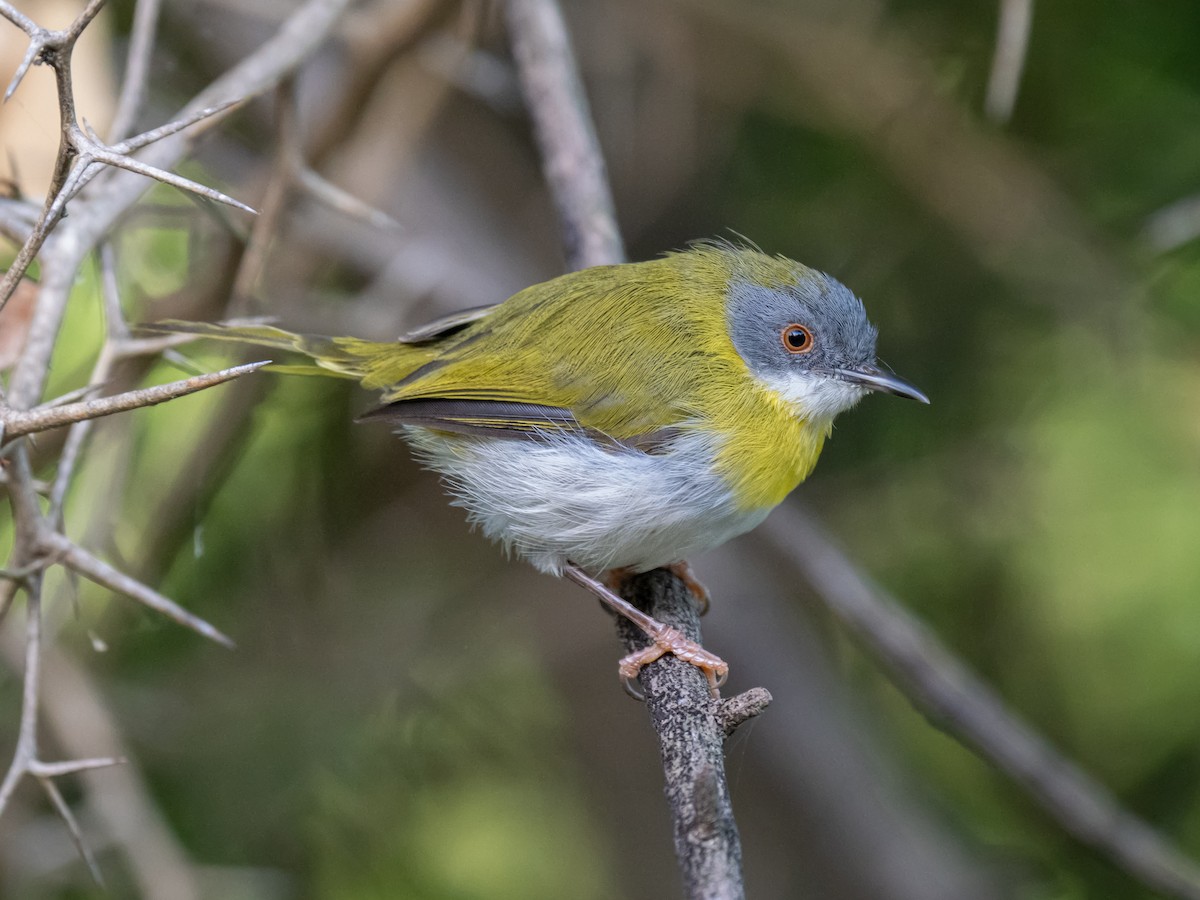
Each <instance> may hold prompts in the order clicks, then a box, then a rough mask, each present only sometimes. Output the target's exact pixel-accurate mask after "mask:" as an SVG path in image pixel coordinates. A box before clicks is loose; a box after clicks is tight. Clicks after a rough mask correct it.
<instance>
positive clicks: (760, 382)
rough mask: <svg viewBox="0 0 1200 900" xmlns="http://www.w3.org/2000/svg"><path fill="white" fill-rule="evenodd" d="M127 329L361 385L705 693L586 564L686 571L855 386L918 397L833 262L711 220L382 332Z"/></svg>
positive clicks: (780, 475)
mask: <svg viewBox="0 0 1200 900" xmlns="http://www.w3.org/2000/svg"><path fill="white" fill-rule="evenodd" d="M147 328H148V329H149V330H153V331H159V332H163V331H166V332H185V333H189V334H195V335H205V336H209V337H214V338H220V339H224V340H233V341H238V342H243V343H252V344H258V345H262V346H266V347H271V348H277V349H281V350H286V351H296V352H298V353H299V354H301V355H302V356H304V357H308V360H309V361H308V362H305V363H303V364H302V365H301V366H286V367H279V368H284V369H286V370H292V371H295V370H298V369H299V370H304V371H310V372H311V371H320V372H324V373H327V374H333V375H339V376H343V377H349V378H353V379H355V380H357V381H359V382H360V383H361V384H362V386H363V387H365V388H368V389H371V390H380V391H382V392H383V402H382V405H380V406H379V407H377V408H376V409H374V410H372V411H371V412H368V413H367V414H366V415H364V416H363V417H362V419H361V420H367V421H380V422H385V423H387V424H390V425H393V426H396V427H397V429H398V431H399V433H400V434H401V435H403V437H404V438H406V439H407V440H408V442H409V443H410V444H411V445H412V447H413V448H414V450H415V453H416V455H417V456H418V457H419V458H420V459H421V460H422V461H423V462H424V463H425V465H427V466H428V467H429V468H431V469H433V470H435V471H437V472H439V473H441V475H442V476H443V478H444V481H445V483H446V485H447V488H448V490H449V492H450V493H451V494H452V495H453V497H454V500H453V502H454V503H455V504H456V505H458V506H462V507H463V508H465V509H466V510H467V512H468V517H469V519H470V521H471V522H472V523H473V524H474V525H475V526H478V527H479V529H480V530H481V531H483V533H484V534H486V535H487V536H488V537H489V538H492V539H493V540H496V541H499V542H500V543H501V544H503V546H504V547H505V549H506V550H507V551H509V552H511V553H515V554H516V555H518V556H520V557H522V558H524V559H526V560H528V561H529V562H530V563H532V564H533V565H534V566H535V567H536V568H538V569H540V570H541V571H543V572H547V573H550V574H552V575H563V576H566V577H568V578H570V579H571V580H572V581H574V582H576V583H577V584H580V585H581V586H583V587H585V588H586V589H587V590H589V591H591V592H592V593H594V594H596V596H598V597H599V598H600V599H601V600H602V601H603V602H604V603H605V604H607V605H608V606H610V607H611V608H612V609H614V610H615V611H616V612H618V613H619V614H621V615H624V616H626V617H628V618H630V619H632V620H633V621H634V622H635V623H636V624H638V625H639V626H640V627H641V628H642V629H643V630H645V631H646V633H647V634H648V636H649V637H650V638H651V640H652V641H653V642H654V643H653V644H652V645H651V646H650V647H648V648H647V649H646V650H643V651H641V652H639V653H633V654H630V655H629V656H627V657H625V658H624V659H623V660H621V663H620V666H619V672H620V674H621V676H622V678H623V679H624V680H625V683H626V684H627V685H628V684H629V682H630V680H631V679H633V678H634V677H636V675H637V673H638V671H640V669H641V668H642V667H643V666H644V665H646V664H648V663H649V662H652V661H653V660H655V659H657V658H658V657H660V656H662V655H663V654H665V653H671V654H674V655H676V656H678V657H679V658H681V659H684V660H686V661H688V662H690V663H692V664H694V665H696V666H697V667H698V668H700V669H701V670H702V671H703V672H704V673H705V675H706V677H707V678H708V680H709V683H710V685H711V687H712V689H713V692H714V694H715V693H716V691H717V688H718V687H719V685H720V683H721V682H722V681H723V680H724V678H725V676H726V675H727V673H728V666H727V665H726V664H725V663H724V662H723V661H722V660H721V659H719V658H718V657H716V656H715V655H713V654H711V653H709V652H708V651H707V650H705V649H704V648H703V647H701V646H700V645H698V644H696V643H695V642H692V641H690V640H687V639H686V638H684V637H683V635H682V634H680V633H679V632H678V631H677V630H675V629H674V628H671V627H669V626H667V625H664V624H662V623H661V622H658V621H657V620H655V619H653V618H651V617H650V616H649V615H647V614H646V613H644V612H642V611H641V610H638V609H637V608H636V607H634V606H632V605H631V604H629V603H628V602H626V601H625V600H624V599H622V598H621V597H620V596H618V595H617V593H616V592H615V591H614V590H613V589H612V588H611V587H610V586H609V584H606V583H605V580H604V579H606V578H609V579H610V580H611V578H613V577H616V578H619V577H620V576H621V575H622V574H624V573H639V572H646V571H649V570H651V569H654V568H659V567H666V566H670V567H675V568H676V570H677V571H679V572H680V573H681V574H684V575H686V574H687V570H686V569H685V568H682V566H684V565H686V564H685V562H684V561H685V560H686V559H687V558H688V557H690V556H692V555H693V554H696V553H700V552H703V551H705V550H709V549H712V548H713V547H716V546H718V545H719V544H722V543H724V542H725V541H727V540H729V538H731V537H734V536H735V535H739V534H742V533H743V532H746V531H749V530H750V529H752V528H754V527H755V526H756V525H757V524H758V523H759V522H761V521H762V520H763V519H764V518H765V517H766V515H767V513H769V512H770V511H771V509H772V508H774V507H775V506H776V505H777V504H778V503H779V502H780V501H781V500H783V498H784V497H786V496H787V495H788V494H789V493H790V492H791V491H792V489H793V488H795V487H796V486H797V485H798V484H799V483H800V482H801V481H803V480H804V479H805V478H807V477H808V475H809V473H810V472H812V470H813V467H814V466H815V465H816V462H817V457H818V455H819V454H820V452H821V448H822V446H823V445H824V443H825V439H826V438H827V437H828V436H829V434H830V431H831V429H832V425H833V420H834V417H835V416H837V414H838V413H840V412H842V411H843V410H846V409H849V408H850V407H852V406H853V405H854V404H855V403H857V402H858V401H859V400H860V399H861V398H862V397H863V396H864V395H865V394H867V393H868V392H871V391H882V392H885V393H890V394H895V395H897V396H900V397H908V398H911V399H913V400H918V401H920V402H922V403H928V402H929V400H928V398H926V396H925V395H924V394H922V393H921V392H920V391H919V390H917V389H916V388H915V387H913V386H912V385H911V384H909V383H907V382H905V381H902V380H901V379H899V378H897V377H895V376H894V375H892V374H890V373H888V372H885V371H883V370H882V369H881V368H880V367H879V365H878V363H877V362H876V358H875V339H876V330H875V328H874V326H872V325H871V323H870V322H869V321H868V320H867V316H866V311H865V310H864V309H863V305H862V302H861V301H860V300H859V299H858V298H857V297H856V296H855V295H854V294H853V293H851V292H850V290H848V289H847V288H846V287H844V286H843V285H842V284H841V283H840V282H838V281H836V280H835V279H833V278H831V277H830V276H828V275H825V274H822V273H821V272H818V271H815V270H813V269H810V268H808V267H806V266H803V265H801V264H799V263H796V262H793V261H792V260H789V259H786V258H783V257H778V256H775V257H773V256H769V255H767V254H765V253H762V252H760V251H758V250H757V249H750V248H746V247H740V246H734V245H732V244H728V243H725V242H717V241H711V242H701V243H697V244H694V245H692V246H690V247H689V248H688V249H687V250H684V251H680V252H675V253H669V254H667V255H665V256H664V257H662V258H660V259H656V260H652V261H649V262H640V263H626V264H622V265H613V266H597V267H595V268H590V269H584V270H582V271H578V272H572V273H570V274H568V275H562V276H560V277H558V278H555V279H553V280H551V281H547V282H544V283H542V284H536V285H534V286H532V287H529V288H526V289H525V290H523V291H521V292H519V293H517V294H515V295H514V296H512V297H510V298H509V299H508V300H505V301H504V302H503V303H500V304H497V305H495V306H490V307H483V308H479V309H474V310H467V311H465V312H461V313H458V314H455V315H453V316H449V317H447V318H445V319H441V320H439V321H437V322H433V323H430V324H429V325H427V326H425V327H424V328H421V329H418V330H416V331H413V332H410V333H408V334H406V335H404V336H402V337H401V338H400V340H398V341H392V342H374V341H367V340H361V339H358V338H352V337H333V338H329V337H318V336H313V335H300V334H292V333H290V332H287V331H283V330H281V329H279V328H275V327H272V326H268V325H208V324H199V323H191V322H178V321H166V322H161V323H157V324H155V325H151V326H147ZM361 420H360V421H361Z"/></svg>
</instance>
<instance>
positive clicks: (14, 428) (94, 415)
mask: <svg viewBox="0 0 1200 900" xmlns="http://www.w3.org/2000/svg"><path fill="white" fill-rule="evenodd" d="M268 363H269V360H263V361H262V362H253V363H246V364H245V365H241V366H233V367H232V368H228V369H221V370H220V371H219V372H212V373H210V374H207V375H195V376H193V377H192V378H184V379H181V380H179V381H172V382H170V383H169V384H158V385H155V386H154V387H148V388H139V389H138V390H136V391H126V392H125V393H123V394H117V395H116V396H115V397H98V398H96V399H95V400H83V401H80V402H78V403H64V404H62V405H57V406H42V407H38V408H37V409H31V410H29V411H27V412H22V411H20V410H9V411H8V412H7V413H6V414H5V415H4V416H3V424H4V434H5V437H9V438H12V437H18V436H20V435H23V434H33V433H34V432H37V431H45V430H46V429H48V428H61V427H62V426H64V425H70V424H72V423H74V422H82V421H84V420H86V419H98V418H100V417H101V416H111V415H112V414H113V413H119V412H126V411H128V410H131V409H141V408H142V407H144V406H154V405H155V404H158V403H164V402H166V401H167V400H174V399H175V398H176V397H185V396H187V395H188V394H194V393H196V392H197V391H202V390H204V389H205V388H210V387H214V386H216V385H218V384H224V383H225V382H227V381H232V380H233V379H234V378H240V377H241V376H243V375H246V374H248V373H250V372H253V371H255V370H256V369H261V368H262V367H263V366H265V365H267V364H268Z"/></svg>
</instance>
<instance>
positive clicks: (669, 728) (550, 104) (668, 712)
mask: <svg viewBox="0 0 1200 900" xmlns="http://www.w3.org/2000/svg"><path fill="white" fill-rule="evenodd" d="M506 9H507V13H508V29H509V34H510V40H511V42H512V45H513V53H514V55H515V57H516V60H517V70H518V75H519V77H520V81H521V86H522V89H523V91H524V94H525V101H526V104H527V105H528V107H529V112H530V115H531V117H532V118H533V121H534V130H535V132H536V134H537V138H538V145H539V147H540V149H541V153H542V166H543V170H544V172H545V176H546V180H547V182H548V183H549V185H550V191H551V194H552V195H553V196H554V199H555V203H556V205H557V207H558V213H559V219H560V222H561V225H562V230H563V242H564V245H565V249H566V256H567V265H568V267H569V268H572V269H576V268H583V267H585V266H595V265H611V264H615V263H620V262H624V260H625V250H624V246H623V244H622V241H621V237H620V230H619V228H618V226H617V222H616V216H615V213H614V211H613V203H612V194H611V191H610V189H609V186H608V178H607V175H606V174H605V168H604V160H603V157H602V156H601V154H600V147H599V142H598V141H597V139H596V134H595V128H594V126H593V125H592V121H591V117H590V114H589V112H588V108H587V101H586V99H585V97H584V93H583V87H582V84H581V83H580V79H579V73H578V69H577V67H576V64H575V58H574V55H573V52H572V50H571V45H570V41H569V38H568V36H567V30H566V26H565V24H564V22H563V19H562V13H561V12H560V10H559V8H558V6H557V5H556V3H555V2H554V0H509V2H508V4H507V7H506ZM622 595H623V596H624V597H625V599H626V600H629V601H630V602H632V603H634V604H635V605H637V606H639V607H640V608H642V609H644V610H645V611H646V612H648V613H650V615H652V616H653V617H654V618H656V619H658V620H659V621H660V622H664V623H665V624H668V625H672V626H674V627H675V628H678V629H679V630H680V631H682V632H683V633H684V634H686V635H687V636H688V637H689V638H691V639H692V640H694V641H697V642H699V641H700V639H701V635H700V618H699V611H698V609H697V606H696V604H695V602H693V600H692V599H691V597H690V594H689V592H688V589H687V587H686V586H685V585H684V583H683V581H681V580H680V579H679V578H678V577H677V576H675V575H674V574H672V573H671V572H667V571H664V570H655V571H653V572H649V573H647V574H645V575H641V576H637V577H634V578H629V579H627V580H626V581H625V584H624V587H623V590H622ZM618 630H619V633H620V635H621V638H622V640H623V641H624V643H625V647H626V649H627V650H628V651H632V650H635V649H640V648H641V647H643V646H645V642H646V636H645V635H644V634H643V633H642V631H641V630H640V629H639V628H637V627H636V626H634V625H632V623H629V622H626V621H625V620H621V621H620V622H619V623H618ZM639 681H640V683H641V686H642V689H643V691H644V694H645V698H646V707H647V709H648V710H649V712H650V718H651V722H652V724H653V726H654V730H655V732H657V734H658V737H659V744H660V746H661V748H662V753H663V772H664V776H665V779H666V794H667V799H668V803H669V805H670V807H671V813H672V817H673V819H674V823H675V826H674V830H675V853H676V857H677V859H678V861H679V866H680V870H681V872H682V875H683V881H684V887H685V892H686V896H688V897H690V898H701V897H703V898H722V900H724V898H730V900H733V898H738V897H742V896H744V893H745V889H744V886H743V880H742V871H741V864H742V850H741V843H740V842H739V840H738V833H737V826H736V825H735V823H734V819H733V810H732V807H731V806H730V802H729V789H728V785H727V783H726V779H725V764H724V741H725V737H726V735H728V734H730V733H731V732H732V731H733V729H734V728H736V727H737V725H738V724H739V723H740V722H742V721H745V720H746V719H747V718H749V717H751V716H753V715H757V714H758V713H759V712H761V711H762V710H763V709H764V708H765V707H766V704H767V703H768V702H770V695H769V694H767V692H766V691H764V690H762V689H761V688H756V689H754V691H752V692H748V693H747V694H745V695H742V696H741V697H735V698H733V699H732V700H726V701H724V702H721V703H718V702H717V701H715V700H713V698H712V697H710V696H709V689H708V683H707V681H706V680H705V678H704V676H703V675H702V674H701V673H700V671H699V670H698V669H696V668H695V667H694V666H691V665H689V664H687V663H683V662H681V661H680V660H677V659H675V658H674V657H671V656H666V657H663V658H662V659H660V660H658V661H657V662H655V663H652V664H651V665H649V666H647V667H646V668H645V669H643V670H642V672H641V674H640V675H639Z"/></svg>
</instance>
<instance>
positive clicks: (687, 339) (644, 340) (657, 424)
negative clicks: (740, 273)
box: [363, 252, 742, 443]
mask: <svg viewBox="0 0 1200 900" xmlns="http://www.w3.org/2000/svg"><path fill="white" fill-rule="evenodd" d="M728 279H729V269H728V263H727V261H726V259H725V257H724V256H723V255H721V254H697V253H694V252H693V253H689V254H686V255H676V256H671V257H667V258H666V259H661V260H655V261H653V262H647V263H638V264H634V265H624V266H609V267H599V268H593V269H587V270H584V271H582V272H576V273H572V274H570V275H564V276H562V277H561V278H557V279H555V280H553V281H550V282H546V283H544V284H539V285H534V286H533V287H531V288H527V289H526V290H524V291H522V292H521V293H520V294H517V295H516V296H514V297H512V298H511V299H509V300H508V301H506V302H505V303H503V304H501V305H500V306H498V307H496V308H495V309H494V310H492V311H491V312H489V313H488V314H486V315H485V316H484V317H483V318H481V319H479V320H478V321H475V322H473V323H471V324H469V325H468V326H467V327H466V328H464V329H463V330H462V331H460V332H458V333H456V334H454V335H452V336H450V337H447V338H446V339H444V340H442V341H440V342H438V343H437V344H436V345H434V346H435V347H436V351H437V352H436V354H435V355H434V356H433V357H432V358H431V359H429V360H428V361H427V362H425V363H423V364H422V365H420V366H418V367H416V368H414V369H413V370H412V371H410V372H408V373H407V374H405V375H404V376H403V377H401V378H399V379H394V380H393V379H389V378H388V377H387V374H389V373H386V372H384V371H382V370H379V371H368V372H367V373H366V374H365V376H364V378H363V384H364V385H365V386H367V387H378V388H382V389H383V390H384V391H385V396H384V400H385V403H386V404H387V406H386V407H385V409H387V410H390V411H391V412H390V413H388V415H389V416H390V417H391V418H393V419H394V420H396V421H400V418H399V417H400V416H402V415H403V414H404V407H405V406H406V405H408V404H411V403H415V402H417V401H439V402H443V403H446V402H450V401H461V402H462V405H461V406H459V407H457V408H456V409H455V410H454V416H455V417H457V418H461V419H463V420H469V421H471V422H472V423H473V424H476V425H480V426H481V427H483V428H488V427H501V425H500V424H499V423H500V422H503V426H502V427H503V428H504V429H506V430H509V431H515V432H520V431H523V430H530V429H533V430H539V429H540V430H545V429H547V428H559V429H563V428H569V429H583V430H585V431H587V432H589V433H593V434H601V435H606V436H608V437H609V438H611V439H614V440H617V441H620V442H622V443H626V442H636V441H637V440H638V439H639V438H641V437H643V436H645V435H652V434H661V433H663V432H664V430H665V429H670V428H672V426H676V425H679V424H680V423H682V422H684V421H685V420H687V419H689V418H693V417H696V416H698V415H700V414H702V413H703V411H704V409H705V407H706V406H707V405H708V404H709V403H710V402H711V401H712V398H713V396H714V395H721V394H723V393H724V392H726V391H729V390H736V389H737V383H738V379H739V378H740V377H742V373H741V372H740V370H739V361H738V358H737V356H736V354H735V353H734V352H733V349H732V345H731V344H730V341H729V337H728V333H727V328H726V325H725V321H724V293H725V290H726V287H727V284H728ZM701 385H703V386H704V388H705V390H704V391H701V390H700V387H701ZM504 404H509V406H504ZM514 404H515V405H516V406H513V405H514ZM531 407H532V408H536V409H538V410H543V411H544V410H555V411H556V412H555V413H553V414H539V415H537V416H532V417H531V416H530V415H529V411H530V408H531ZM567 414H569V416H568V415H567ZM380 415H381V416H382V415H384V413H382V412H381V413H380ZM413 424H416V423H415V422H414V423H413ZM463 427H466V425H465V424H464V425H463Z"/></svg>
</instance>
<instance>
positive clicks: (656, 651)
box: [617, 625, 729, 700]
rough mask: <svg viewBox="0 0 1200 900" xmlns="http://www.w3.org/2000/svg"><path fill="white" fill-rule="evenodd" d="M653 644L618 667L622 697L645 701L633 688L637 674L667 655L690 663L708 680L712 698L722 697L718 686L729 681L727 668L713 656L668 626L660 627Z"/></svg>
mask: <svg viewBox="0 0 1200 900" xmlns="http://www.w3.org/2000/svg"><path fill="white" fill-rule="evenodd" d="M650 638H651V640H653V641H654V643H653V644H651V645H650V646H649V647H644V648H642V649H641V650H637V651H634V652H633V653H630V654H629V655H628V656H626V657H624V658H623V659H622V660H621V662H620V664H619V665H618V667H617V672H618V674H619V675H620V678H621V684H622V686H623V687H624V688H625V693H627V694H629V696H631V697H633V698H634V699H635V700H645V699H646V697H645V694H643V693H642V692H641V690H639V689H638V688H635V687H634V683H635V682H636V681H637V677H638V673H640V672H641V671H642V669H643V668H645V667H646V666H648V665H650V663H652V662H654V661H655V660H657V659H659V658H660V657H662V656H665V655H666V654H668V653H670V654H671V655H672V656H675V657H677V658H678V659H681V660H683V661H684V662H686V663H690V664H691V665H693V666H695V667H696V668H697V669H699V670H700V671H701V672H703V673H704V677H705V678H706V679H708V689H709V692H710V693H711V694H712V695H713V697H720V696H721V686H722V685H723V684H725V681H726V680H727V679H728V678H729V664H728V663H726V662H725V660H723V659H721V657H719V656H717V655H716V654H715V653H710V652H708V651H707V650H705V649H704V648H703V647H702V646H700V645H699V644H697V643H696V642H695V641H693V640H689V639H688V638H686V637H684V635H683V632H681V631H680V630H679V629H677V628H672V627H671V626H669V625H663V626H662V628H661V630H658V629H656V631H655V633H654V634H651V635H650Z"/></svg>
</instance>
